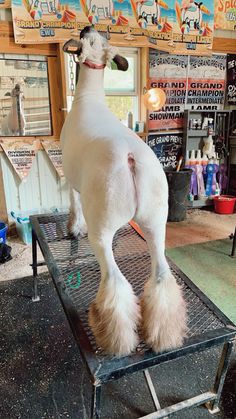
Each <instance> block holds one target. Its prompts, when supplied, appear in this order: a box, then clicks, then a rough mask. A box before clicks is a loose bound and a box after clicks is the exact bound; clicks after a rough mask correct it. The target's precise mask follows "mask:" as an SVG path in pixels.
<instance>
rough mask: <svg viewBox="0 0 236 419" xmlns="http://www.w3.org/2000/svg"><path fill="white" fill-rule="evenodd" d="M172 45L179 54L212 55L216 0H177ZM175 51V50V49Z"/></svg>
mask: <svg viewBox="0 0 236 419" xmlns="http://www.w3.org/2000/svg"><path fill="white" fill-rule="evenodd" d="M173 2H174V3H175V4H174V9H175V22H174V26H173V39H172V47H173V49H175V50H177V51H178V54H181V53H182V54H186V53H187V54H191V55H198V54H201V55H203V54H204V55H210V53H211V49H212V43H213V30H214V1H213V0H203V1H201V2H196V1H193V0H176V1H174V0H173ZM173 53H175V51H173Z"/></svg>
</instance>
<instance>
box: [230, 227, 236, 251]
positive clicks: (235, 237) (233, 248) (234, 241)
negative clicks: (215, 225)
mask: <svg viewBox="0 0 236 419" xmlns="http://www.w3.org/2000/svg"><path fill="white" fill-rule="evenodd" d="M235 250H236V228H235V231H234V237H233V245H232V252H231V255H230V256H232V257H234V256H235Z"/></svg>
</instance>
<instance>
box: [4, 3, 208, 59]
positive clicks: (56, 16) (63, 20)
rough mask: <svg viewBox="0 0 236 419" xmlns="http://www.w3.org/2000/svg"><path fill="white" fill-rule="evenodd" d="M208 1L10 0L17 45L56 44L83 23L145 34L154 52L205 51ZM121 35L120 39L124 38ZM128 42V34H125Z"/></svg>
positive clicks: (104, 28) (131, 33)
mask: <svg viewBox="0 0 236 419" xmlns="http://www.w3.org/2000/svg"><path fill="white" fill-rule="evenodd" d="M211 3H212V2H211V1H210V0H204V1H203V2H200V3H197V2H194V1H193V0H179V1H177V0H176V1H175V0H165V1H164V0H68V1H67V0H45V1H43V0H12V14H13V26H14V36H15V41H16V42H17V43H24V44H27V43H32V42H35V43H40V42H43V43H45V42H60V41H64V40H66V39H68V38H69V37H73V36H75V35H78V30H81V29H82V28H83V27H84V26H86V25H87V24H93V25H95V28H96V29H97V30H100V31H106V30H107V28H108V29H109V31H110V32H111V33H120V34H122V33H124V34H126V33H127V34H128V35H129V33H130V35H132V36H134V35H137V36H140V35H141V36H143V35H145V36H146V37H147V45H148V41H150V42H151V43H152V44H156V45H157V46H158V48H159V49H160V50H164V51H168V52H173V53H178V54H179V53H180V54H182V53H184V54H187V53H189V54H198V53H204V54H209V53H210V49H211V47H212V37H213V32H212V30H213V18H214V10H213V11H212V7H211V5H210V4H211ZM124 39H125V38H124ZM127 40H128V38H127Z"/></svg>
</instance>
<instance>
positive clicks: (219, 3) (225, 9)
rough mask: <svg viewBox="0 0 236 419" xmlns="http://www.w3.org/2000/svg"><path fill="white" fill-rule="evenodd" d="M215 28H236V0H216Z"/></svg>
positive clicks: (232, 29)
mask: <svg viewBox="0 0 236 419" xmlns="http://www.w3.org/2000/svg"><path fill="white" fill-rule="evenodd" d="M214 26H215V29H224V30H231V31H234V30H235V29H236V0H215V19H214Z"/></svg>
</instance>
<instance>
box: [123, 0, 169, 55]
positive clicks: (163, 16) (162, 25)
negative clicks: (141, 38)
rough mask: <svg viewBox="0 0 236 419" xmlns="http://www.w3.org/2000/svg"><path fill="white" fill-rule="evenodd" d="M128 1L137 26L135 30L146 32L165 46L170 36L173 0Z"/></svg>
mask: <svg viewBox="0 0 236 419" xmlns="http://www.w3.org/2000/svg"><path fill="white" fill-rule="evenodd" d="M130 1H131V4H132V10H133V13H134V16H135V18H136V21H137V23H138V27H139V31H136V32H137V33H143V34H145V33H146V34H147V35H148V36H149V37H151V38H152V37H153V38H154V39H158V40H161V41H162V44H163V46H165V47H166V44H167V43H168V42H169V41H170V40H171V38H172V30H173V18H174V10H173V7H172V6H173V0H165V1H164V0H148V1H143V0H130ZM145 31H147V32H145ZM166 48H167V49H168V47H166Z"/></svg>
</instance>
